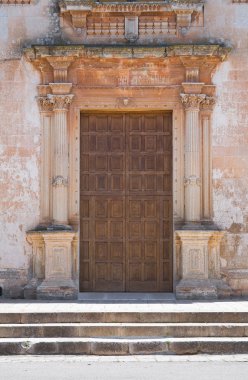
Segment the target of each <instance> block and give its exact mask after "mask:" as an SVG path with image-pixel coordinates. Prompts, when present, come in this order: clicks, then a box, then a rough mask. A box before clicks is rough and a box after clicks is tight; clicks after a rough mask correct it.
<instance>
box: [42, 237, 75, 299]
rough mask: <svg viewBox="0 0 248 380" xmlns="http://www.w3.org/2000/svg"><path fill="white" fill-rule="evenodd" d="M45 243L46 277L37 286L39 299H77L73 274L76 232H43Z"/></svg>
mask: <svg viewBox="0 0 248 380" xmlns="http://www.w3.org/2000/svg"><path fill="white" fill-rule="evenodd" d="M42 235H43V239H44V243H45V279H44V280H43V281H42V283H41V284H40V285H39V286H38V288H37V299H57V300H59V299H76V298H77V289H76V285H75V283H74V281H73V279H72V278H73V274H72V265H73V263H72V240H73V238H74V235H75V233H74V232H69V231H68V232H67V231H61V232H52V233H48V232H47V233H43V234H42Z"/></svg>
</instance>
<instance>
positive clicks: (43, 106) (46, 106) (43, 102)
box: [37, 96, 53, 112]
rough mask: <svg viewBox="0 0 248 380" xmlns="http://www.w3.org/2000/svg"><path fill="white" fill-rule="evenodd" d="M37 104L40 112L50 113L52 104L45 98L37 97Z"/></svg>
mask: <svg viewBox="0 0 248 380" xmlns="http://www.w3.org/2000/svg"><path fill="white" fill-rule="evenodd" d="M37 102H38V105H39V109H40V112H52V110H53V103H52V102H51V100H50V99H49V98H48V97H47V96H38V97H37Z"/></svg>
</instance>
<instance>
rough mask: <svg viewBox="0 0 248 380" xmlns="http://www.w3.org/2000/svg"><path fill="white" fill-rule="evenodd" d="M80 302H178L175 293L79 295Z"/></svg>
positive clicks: (88, 293) (89, 293)
mask: <svg viewBox="0 0 248 380" xmlns="http://www.w3.org/2000/svg"><path fill="white" fill-rule="evenodd" d="M78 301H80V302H86V303H168V302H176V297H175V294H174V293H107V292H106V293H105V292H102V293H100V292H96V293H93V292H83V293H79V295H78Z"/></svg>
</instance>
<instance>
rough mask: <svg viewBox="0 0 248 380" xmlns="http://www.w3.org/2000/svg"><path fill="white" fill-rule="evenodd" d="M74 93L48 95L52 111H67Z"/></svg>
mask: <svg viewBox="0 0 248 380" xmlns="http://www.w3.org/2000/svg"><path fill="white" fill-rule="evenodd" d="M73 97H74V95H51V94H49V95H48V98H49V99H50V101H51V103H52V104H53V110H54V111H67V110H68V108H69V106H70V104H71V102H72V99H73Z"/></svg>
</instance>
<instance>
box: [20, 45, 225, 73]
mask: <svg viewBox="0 0 248 380" xmlns="http://www.w3.org/2000/svg"><path fill="white" fill-rule="evenodd" d="M230 51H231V49H230V48H226V47H223V46H220V45H216V44H213V45H208V44H206V45H183V44H181V45H171V46H161V47H160V46H157V47H156V46H146V47H140V46H133V47H129V46H111V47H104V46H102V47H101V46H85V45H80V46H79V45H69V46H68V45H65V46H34V47H32V48H27V49H24V54H25V56H26V57H27V59H28V60H30V61H31V62H33V63H34V64H36V65H38V64H39V62H44V59H45V60H46V59H48V58H49V57H57V59H59V58H62V57H65V56H67V57H73V59H74V61H75V60H76V59H77V58H93V57H97V58H105V59H106V58H147V57H151V58H166V57H168V58H169V57H180V58H182V57H184V59H185V64H186V60H187V59H189V58H190V57H198V58H199V59H201V60H203V59H205V61H206V62H207V61H208V60H210V61H211V63H212V64H213V66H215V59H216V64H217V63H218V62H220V61H223V60H225V59H226V58H227V55H228V54H229V52H230ZM213 68H214V67H213Z"/></svg>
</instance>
